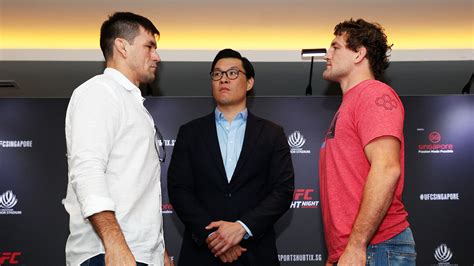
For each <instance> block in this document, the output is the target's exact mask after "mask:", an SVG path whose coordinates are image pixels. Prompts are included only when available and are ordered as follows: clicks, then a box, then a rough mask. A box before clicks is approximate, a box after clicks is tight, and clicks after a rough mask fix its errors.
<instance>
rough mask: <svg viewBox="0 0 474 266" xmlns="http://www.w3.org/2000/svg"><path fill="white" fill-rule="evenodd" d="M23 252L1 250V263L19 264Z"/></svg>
mask: <svg viewBox="0 0 474 266" xmlns="http://www.w3.org/2000/svg"><path fill="white" fill-rule="evenodd" d="M19 256H21V252H0V265H4V264H5V265H8V264H18V263H20V262H19V261H18V257H19Z"/></svg>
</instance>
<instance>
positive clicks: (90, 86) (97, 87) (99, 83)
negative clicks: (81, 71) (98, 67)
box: [72, 74, 117, 98]
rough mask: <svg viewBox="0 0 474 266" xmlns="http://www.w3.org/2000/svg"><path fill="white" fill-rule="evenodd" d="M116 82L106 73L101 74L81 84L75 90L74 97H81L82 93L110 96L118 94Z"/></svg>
mask: <svg viewBox="0 0 474 266" xmlns="http://www.w3.org/2000/svg"><path fill="white" fill-rule="evenodd" d="M115 83H116V82H115V81H114V80H113V79H112V78H110V77H108V76H106V75H104V74H99V75H96V76H94V77H92V78H90V79H88V80H87V81H85V82H84V83H82V84H81V85H79V86H78V87H77V88H76V89H75V90H74V92H73V94H72V97H73V98H74V97H79V96H80V95H89V96H95V97H100V96H105V97H108V96H111V95H115V94H117V90H116V89H115V87H116V86H117V85H116V84H115Z"/></svg>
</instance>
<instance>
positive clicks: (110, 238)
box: [88, 211, 128, 252]
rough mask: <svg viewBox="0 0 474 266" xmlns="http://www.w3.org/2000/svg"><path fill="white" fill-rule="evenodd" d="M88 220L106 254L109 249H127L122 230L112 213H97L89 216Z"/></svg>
mask: <svg viewBox="0 0 474 266" xmlns="http://www.w3.org/2000/svg"><path fill="white" fill-rule="evenodd" d="M88 219H89V221H90V223H91V224H92V227H94V230H95V231H96V233H97V235H98V236H99V238H100V239H101V240H102V243H103V245H104V248H105V251H106V252H107V250H109V249H110V248H112V247H117V246H120V247H122V248H125V247H126V248H127V249H128V245H127V243H126V241H125V237H124V235H123V232H122V229H121V228H120V225H119V224H118V222H117V219H116V218H115V213H114V212H111V211H103V212H99V213H96V214H94V215H92V216H90V217H89V218H88Z"/></svg>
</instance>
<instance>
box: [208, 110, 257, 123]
mask: <svg viewBox="0 0 474 266" xmlns="http://www.w3.org/2000/svg"><path fill="white" fill-rule="evenodd" d="M248 115H249V113H248V110H247V108H245V109H244V110H242V111H240V112H239V113H238V114H237V115H236V116H235V118H234V120H239V119H240V120H242V121H244V122H246V121H247V117H248ZM214 116H215V118H216V121H217V122H219V121H223V120H226V119H225V117H224V114H223V113H222V112H221V110H219V108H217V107H216V109H215V110H214ZM234 120H232V121H234Z"/></svg>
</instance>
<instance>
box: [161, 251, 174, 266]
mask: <svg viewBox="0 0 474 266" xmlns="http://www.w3.org/2000/svg"><path fill="white" fill-rule="evenodd" d="M163 261H164V262H165V266H174V262H173V261H172V260H171V258H170V256H169V255H168V252H167V251H166V250H165V254H164V260H163Z"/></svg>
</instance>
